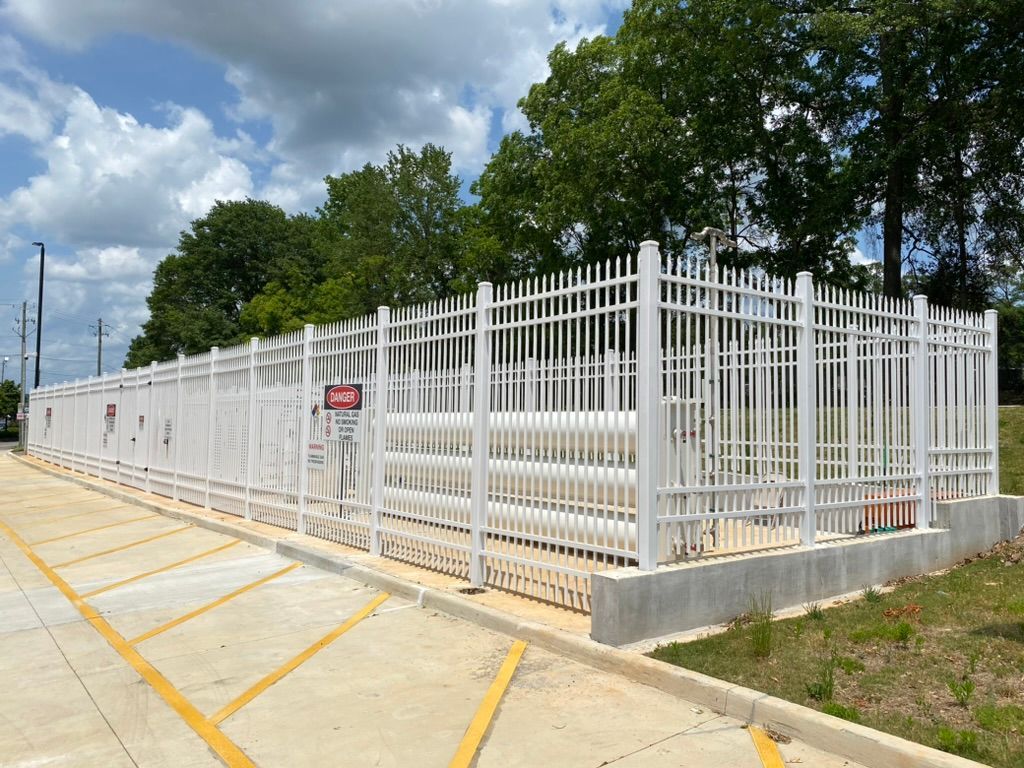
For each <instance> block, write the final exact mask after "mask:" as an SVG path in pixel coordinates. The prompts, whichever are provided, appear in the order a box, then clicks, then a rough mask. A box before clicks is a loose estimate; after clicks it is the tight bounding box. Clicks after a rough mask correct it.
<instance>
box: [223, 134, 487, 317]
mask: <svg viewBox="0 0 1024 768" xmlns="http://www.w3.org/2000/svg"><path fill="white" fill-rule="evenodd" d="M325 182H326V184H327V200H326V201H325V203H324V204H323V206H321V207H320V208H319V209H318V214H319V218H318V221H317V225H316V227H315V249H316V251H317V253H318V254H320V257H321V259H322V270H321V273H320V279H319V280H318V281H317V283H316V284H313V285H310V284H308V283H306V282H304V281H299V282H298V283H296V281H295V280H293V279H291V278H289V277H285V278H284V279H278V280H273V281H271V282H269V283H268V284H267V286H266V287H265V288H264V289H263V290H262V291H261V292H260V294H259V295H258V296H256V297H255V298H254V299H253V300H252V301H251V302H250V303H249V304H248V305H247V307H246V308H245V309H244V310H243V312H242V324H243V326H244V327H245V328H246V330H248V331H251V332H254V333H279V332H281V331H288V330H293V329H295V328H298V327H301V326H302V324H303V323H306V322H312V323H327V322H332V321H335V320H340V319H344V318H349V317H356V316H359V315H363V314H367V313H370V312H374V311H376V309H377V307H378V306H382V305H386V306H393V307H399V306H405V305H408V304H414V303H417V302H422V301H430V300H433V299H436V298H440V297H444V296H447V295H450V294H451V293H452V292H453V291H455V290H461V289H465V288H467V287H468V286H469V285H470V284H471V283H472V282H473V281H474V279H476V278H479V277H483V276H487V275H490V274H492V273H493V272H494V271H496V270H497V269H499V267H498V266H496V265H498V264H499V262H500V255H499V253H498V249H497V247H496V244H495V242H494V238H493V236H492V235H491V233H490V231H489V230H488V229H487V228H486V227H485V226H484V225H483V224H482V223H481V222H480V221H479V217H478V216H477V212H476V211H475V209H474V208H473V207H472V206H470V207H467V206H464V205H463V203H462V202H461V200H460V199H459V189H460V186H461V181H460V180H459V177H458V176H456V175H454V174H453V173H452V169H451V154H450V153H449V152H446V151H445V150H444V149H442V148H440V147H436V146H434V145H432V144H427V145H425V146H424V147H423V148H422V149H421V150H420V151H419V152H415V151H413V150H411V149H409V148H407V147H404V146H399V147H398V148H397V149H396V150H394V151H392V152H389V153H388V156H387V159H386V162H385V163H384V164H383V165H379V166H378V165H373V164H370V163H368V164H366V165H365V166H363V167H362V168H360V169H358V170H355V171H351V172H349V173H344V174H340V175H338V176H328V177H326V179H325Z"/></svg>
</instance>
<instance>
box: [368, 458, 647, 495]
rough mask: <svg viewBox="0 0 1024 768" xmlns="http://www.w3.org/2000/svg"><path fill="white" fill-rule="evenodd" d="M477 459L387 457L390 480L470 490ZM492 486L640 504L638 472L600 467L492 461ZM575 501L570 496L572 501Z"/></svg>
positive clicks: (552, 461)
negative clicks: (436, 482)
mask: <svg viewBox="0 0 1024 768" xmlns="http://www.w3.org/2000/svg"><path fill="white" fill-rule="evenodd" d="M471 467H472V459H471V458H470V457H469V456H452V455H444V454H439V453H429V454H427V453H408V452H406V453H399V452H397V451H388V452H387V453H386V454H385V462H384V471H385V473H386V474H387V477H388V479H389V481H393V480H394V479H396V478H403V479H405V480H412V479H418V480H423V479H427V480H429V479H431V478H435V477H436V478H443V481H444V483H445V484H446V485H447V486H448V487H451V488H459V489H464V490H466V491H467V492H468V490H469V484H470V473H471ZM487 477H488V488H489V490H490V491H491V492H492V493H495V492H506V493H512V492H517V493H525V494H538V495H542V496H546V497H550V498H555V499H564V500H567V501H572V500H576V501H594V502H599V503H602V504H605V505H609V504H614V505H616V506H629V507H632V506H634V505H635V503H636V470H635V469H631V468H627V467H605V466H602V465H600V464H596V465H595V464H581V463H570V462H563V461H559V460H557V459H551V458H543V459H540V460H533V461H530V460H520V459H493V458H492V459H490V460H489V461H488V464H487ZM569 497H571V498H569Z"/></svg>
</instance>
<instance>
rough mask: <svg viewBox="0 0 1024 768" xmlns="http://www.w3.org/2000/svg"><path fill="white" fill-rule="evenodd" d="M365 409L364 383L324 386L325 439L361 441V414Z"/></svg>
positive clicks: (343, 441)
mask: <svg viewBox="0 0 1024 768" xmlns="http://www.w3.org/2000/svg"><path fill="white" fill-rule="evenodd" d="M362 410H363V385H362V384H329V385H327V386H325V387H324V409H323V417H324V440H334V441H336V442H341V443H358V442H359V437H360V435H359V416H360V413H361V412H362Z"/></svg>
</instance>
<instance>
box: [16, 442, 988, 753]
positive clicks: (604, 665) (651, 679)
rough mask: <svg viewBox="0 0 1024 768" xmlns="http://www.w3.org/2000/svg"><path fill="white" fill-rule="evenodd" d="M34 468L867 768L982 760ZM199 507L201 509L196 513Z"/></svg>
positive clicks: (304, 546)
mask: <svg viewBox="0 0 1024 768" xmlns="http://www.w3.org/2000/svg"><path fill="white" fill-rule="evenodd" d="M11 455H12V456H13V457H14V458H15V459H17V460H18V461H20V462H22V463H24V464H26V465H27V466H29V467H32V468H33V469H36V470H39V471H40V472H44V473H46V474H49V475H53V476H55V477H59V478H61V479H64V480H68V481H70V482H73V483H75V484H76V485H79V486H82V487H84V488H88V489H89V490H92V491H96V492H98V493H102V494H104V495H106V496H109V497H111V498H114V499H118V500H120V501H127V502H130V503H132V504H136V505H138V506H140V507H142V508H144V509H148V510H152V511H154V512H157V513H159V514H162V515H165V516H167V517H170V518H173V519H175V520H181V521H182V522H186V523H191V524H193V525H196V526H199V527H202V528H206V529H208V530H212V531H216V532H217V533H223V534H225V535H228V536H234V537H235V538H238V539H241V540H243V541H246V542H248V543H250V544H253V545H255V546H258V547H263V548H265V549H269V550H271V551H273V552H276V553H278V554H280V555H282V556H283V557H288V558H291V559H293V560H298V561H300V562H303V563H306V564H307V565H311V566H313V567H314V568H319V569H321V570H324V571H328V572H330V573H336V574H340V575H344V576H346V577H348V578H351V579H354V580H355V581H359V582H362V583H363V584H367V585H368V586H371V587H375V588H377V589H380V590H382V591H384V592H389V593H390V594H393V595H396V596H399V597H403V598H405V599H408V600H412V601H414V602H416V603H417V604H418V605H420V606H422V607H424V608H429V609H431V610H436V611H440V612H442V613H445V614H448V615H450V616H454V617H456V618H460V619H465V620H466V621H470V622H473V623H474V624H477V625H479V626H482V627H484V628H486V629H490V630H492V631H494V632H498V633H501V634H504V635H509V636H510V637H513V638H516V639H519V640H528V641H529V642H531V643H533V644H534V645H537V646H539V647H541V648H543V649H544V650H547V651H551V652H552V653H556V654H558V655H561V656H565V657H567V658H569V659H572V660H573V661H577V662H580V663H581V664H585V665H587V666H589V667H593V668H595V669H599V670H602V671H605V672H610V673H612V674H616V675H620V676H622V677H625V678H627V679H629V680H632V681H634V682H637V683H641V684H643V685H647V686H650V687H652V688H656V689H658V690H660V691H663V692H664V693H667V694H669V695H672V696H676V697H679V698H682V699H685V700H687V701H690V702H693V703H694V704H699V705H701V706H704V707H707V708H708V709H710V710H713V711H715V712H719V713H721V714H724V715H727V716H729V717H733V718H736V719H737V720H742V721H744V722H749V723H758V724H763V725H766V726H769V727H770V728H772V729H774V730H776V731H778V732H780V733H783V734H785V735H787V736H791V737H793V738H795V739H797V740H799V741H802V742H803V743H805V744H807V745H809V746H812V747H815V748H817V749H821V750H824V751H827V752H831V753H833V754H836V755H839V756H841V757H844V758H847V759H849V760H853V761H854V762H858V763H861V764H863V765H865V766H868V768H920V766H929V768H978V766H981V763H976V762H974V761H973V760H967V759H965V758H962V757H957V756H955V755H951V754H948V753H946V752H940V751H938V750H936V749H932V748H931V747H926V746H923V745H921V744H916V743H914V742H912V741H907V740H906V739H901V738H899V737H898V736H892V735H890V734H887V733H883V732H881V731H876V730H874V729H873V728H868V727H866V726H863V725H858V724H856V723H850V722H847V721H845V720H840V719H839V718H835V717H832V716H830V715H826V714H823V713H821V712H818V711H817V710H814V709H810V708H809V707H804V706H801V705H799V704H794V703H792V702H789V701H784V700H783V699H779V698H776V697H774V696H769V695H767V694H765V693H761V692H759V691H754V690H751V689H749V688H744V687H742V686H739V685H734V684H732V683H728V682H725V681H724V680H718V679H717V678H713V677H708V676H707V675H702V674H700V673H698V672H692V671H690V670H687V669H683V668H681V667H674V666H671V665H669V664H665V663H663V662H660V661H655V660H654V659H651V658H648V657H646V656H642V655H640V654H638V653H635V652H631V651H624V650H621V649H619V648H614V647H612V646H608V645H602V644H601V643H598V642H596V641H594V640H591V639H590V638H586V637H581V636H578V635H574V634H572V633H571V632H566V631H565V630H561V629H555V628H553V627H549V626H547V625H544V624H540V623H537V622H533V621H524V620H521V619H519V618H517V617H516V616H513V615H512V614H509V613H506V612H504V611H500V610H497V609H495V608H490V607H488V606H485V605H480V604H478V603H474V602H473V601H471V600H469V599H467V598H464V597H461V596H459V595H454V594H450V593H448V592H444V591H442V590H439V589H435V588H433V587H423V586H420V585H418V584H414V583H412V582H409V581H406V580H405V579H401V578H398V577H397V576H392V575H391V574H388V573H383V572H381V571H377V570H375V569H373V568H368V567H366V566H365V565H361V564H357V563H353V562H352V561H350V560H348V559H347V558H346V557H345V556H343V555H340V554H337V553H335V552H329V551H326V550H324V549H322V548H320V547H318V546H317V544H316V541H317V540H316V539H313V538H311V537H308V536H301V537H300V536H298V535H297V534H295V533H293V532H290V531H285V530H284V529H282V535H281V536H280V537H274V536H269V535H266V534H262V533H260V532H258V531H253V530H250V529H248V528H246V527H245V526H243V525H240V524H237V523H232V522H229V521H224V520H216V519H213V518H210V517H209V516H208V514H207V512H206V510H202V511H199V512H188V511H185V510H179V509H174V508H172V507H166V506H164V505H162V504H160V503H157V502H154V501H150V500H148V499H145V498H140V497H139V496H135V495H133V494H131V493H128V492H125V491H120V490H117V489H116V488H111V487H108V486H106V485H104V484H100V483H97V482H95V481H93V480H91V479H90V478H87V477H82V476H79V475H78V474H69V473H68V471H67V470H64V469H58V468H55V467H48V466H41V465H40V464H39V463H37V461H38V460H31V459H29V458H27V457H24V456H18V455H14V454H11ZM197 509H198V508H197Z"/></svg>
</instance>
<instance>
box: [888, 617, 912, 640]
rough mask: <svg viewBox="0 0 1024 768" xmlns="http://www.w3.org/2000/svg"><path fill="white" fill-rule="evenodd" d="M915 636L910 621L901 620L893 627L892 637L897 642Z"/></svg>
mask: <svg viewBox="0 0 1024 768" xmlns="http://www.w3.org/2000/svg"><path fill="white" fill-rule="evenodd" d="M913 636H914V628H913V627H912V626H911V625H910V622H909V621H901V622H900V623H899V624H897V625H896V626H895V627H893V628H892V639H893V640H895V641H896V642H897V643H903V644H904V645H905V644H906V642H907V641H908V640H909V639H910V638H911V637H913Z"/></svg>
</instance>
